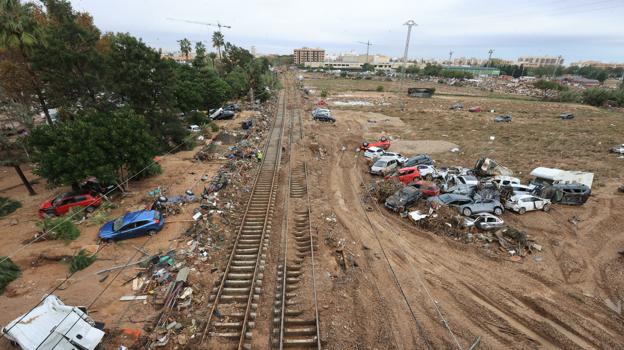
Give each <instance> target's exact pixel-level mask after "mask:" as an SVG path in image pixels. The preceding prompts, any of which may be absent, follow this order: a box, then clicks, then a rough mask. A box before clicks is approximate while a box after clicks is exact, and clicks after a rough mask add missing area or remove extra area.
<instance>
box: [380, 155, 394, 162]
mask: <svg viewBox="0 0 624 350" xmlns="http://www.w3.org/2000/svg"><path fill="white" fill-rule="evenodd" d="M377 160H378V161H380V160H385V161H388V160H396V156H381V157H379V159H377Z"/></svg>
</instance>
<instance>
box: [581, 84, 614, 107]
mask: <svg viewBox="0 0 624 350" xmlns="http://www.w3.org/2000/svg"><path fill="white" fill-rule="evenodd" d="M610 95H611V93H610V92H609V91H607V90H605V89H600V88H592V89H587V90H585V91H583V103H585V104H588V105H592V106H602V105H604V103H605V102H607V100H609V99H610V97H611V96H610Z"/></svg>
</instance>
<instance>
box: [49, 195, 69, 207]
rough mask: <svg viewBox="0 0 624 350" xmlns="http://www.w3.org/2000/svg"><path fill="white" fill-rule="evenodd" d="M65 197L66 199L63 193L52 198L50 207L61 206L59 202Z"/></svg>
mask: <svg viewBox="0 0 624 350" xmlns="http://www.w3.org/2000/svg"><path fill="white" fill-rule="evenodd" d="M65 197H66V194H65V193H62V194H59V195H58V196H56V197H54V199H53V200H52V205H54V206H57V205H59V204H61V202H62V201H63V198H65Z"/></svg>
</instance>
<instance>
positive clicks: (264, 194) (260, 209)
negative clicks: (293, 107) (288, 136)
mask: <svg viewBox="0 0 624 350" xmlns="http://www.w3.org/2000/svg"><path fill="white" fill-rule="evenodd" d="M285 113H286V104H285V92H284V91H282V92H281V93H280V99H279V103H278V111H277V116H276V120H275V123H274V126H273V128H272V130H271V134H270V137H269V141H268V144H267V146H266V149H265V152H264V154H265V157H264V159H263V161H262V164H261V166H260V170H259V172H258V174H257V175H256V179H255V181H254V184H253V187H252V188H253V189H252V192H251V194H250V196H249V199H248V201H247V205H246V208H245V212H244V214H243V218H242V220H241V224H240V226H239V229H238V232H237V234H236V238H235V240H234V243H233V246H232V251H231V253H230V257H229V259H228V262H227V265H226V267H225V270H224V273H223V276H222V277H221V279H220V280H219V282H218V285H216V286H215V287H214V288H213V290H212V293H211V295H210V301H212V307H211V308H210V310H209V314H208V319H207V321H206V325H205V328H204V331H203V334H202V339H201V343H202V344H205V343H206V342H207V341H208V342H210V341H212V340H214V339H215V338H220V340H221V341H223V340H225V341H224V342H223V343H219V344H218V348H219V349H224V348H230V347H232V348H236V349H249V348H251V337H252V333H253V329H254V326H255V320H256V316H257V311H258V302H259V299H260V295H261V292H262V279H263V277H264V269H265V264H266V260H267V252H268V247H269V237H270V234H271V231H272V221H273V213H274V212H275V202H276V197H277V192H278V191H277V190H278V187H279V183H278V182H279V181H278V180H279V167H280V158H281V147H282V134H283V128H284V121H285ZM207 336H208V337H207Z"/></svg>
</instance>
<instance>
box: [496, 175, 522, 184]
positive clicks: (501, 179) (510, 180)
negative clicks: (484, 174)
mask: <svg viewBox="0 0 624 350" xmlns="http://www.w3.org/2000/svg"><path fill="white" fill-rule="evenodd" d="M491 181H492V183H493V184H495V185H496V186H498V187H501V186H511V185H519V184H520V179H518V178H517V177H513V176H502V175H499V176H494V178H493V179H492V180H491Z"/></svg>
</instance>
